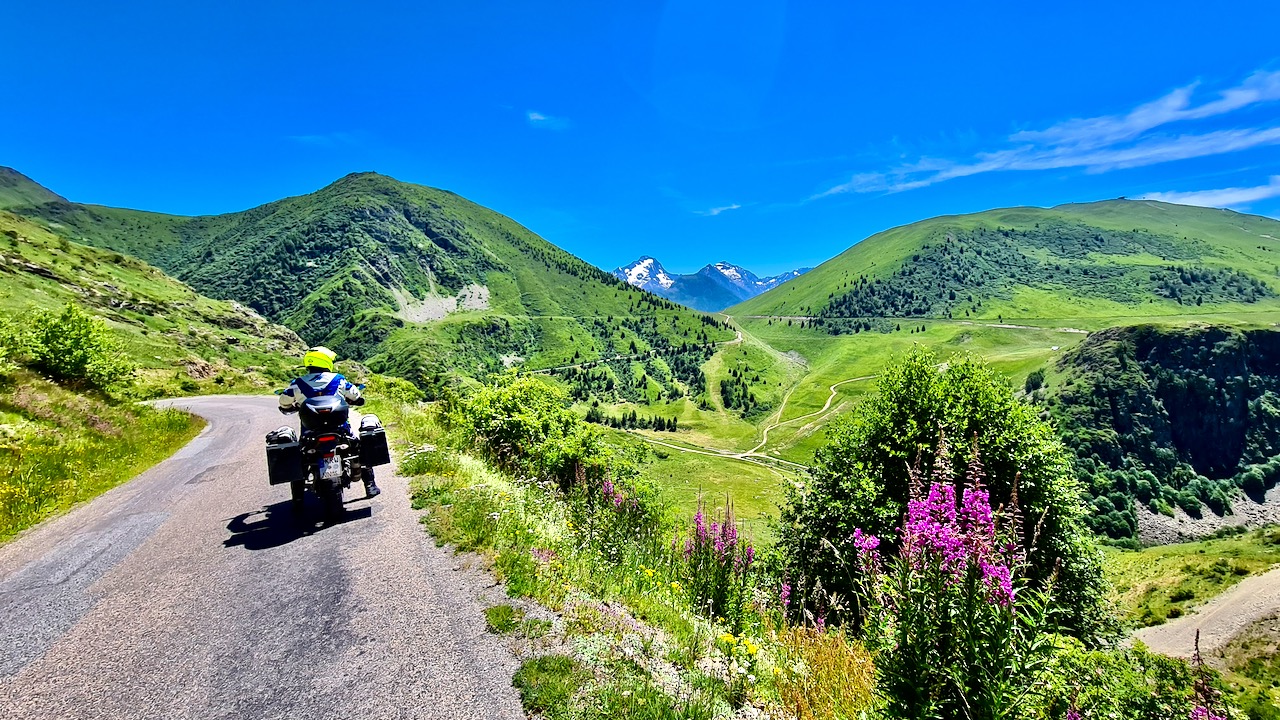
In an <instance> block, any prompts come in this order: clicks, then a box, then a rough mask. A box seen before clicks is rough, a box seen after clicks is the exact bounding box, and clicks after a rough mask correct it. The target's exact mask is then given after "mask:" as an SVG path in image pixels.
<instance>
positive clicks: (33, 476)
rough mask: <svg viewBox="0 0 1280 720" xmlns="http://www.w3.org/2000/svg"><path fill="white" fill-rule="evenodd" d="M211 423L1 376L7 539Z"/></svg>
mask: <svg viewBox="0 0 1280 720" xmlns="http://www.w3.org/2000/svg"><path fill="white" fill-rule="evenodd" d="M203 427H204V421H203V420H201V419H200V418H197V417H195V416H192V415H189V414H187V413H184V412H180V411H177V410H155V409H152V408H149V407H145V406H140V405H134V404H132V403H126V404H120V403H112V402H107V401H106V400H104V399H102V398H101V397H100V396H96V395H93V394H87V393H86V394H80V393H75V392H71V391H70V390H67V389H65V388H62V387H60V386H58V385H56V384H54V383H51V382H49V381H47V380H44V379H42V378H40V377H39V376H38V375H36V374H34V373H30V372H27V371H24V370H19V371H16V372H14V373H12V374H10V375H7V376H0V542H4V541H7V540H9V539H11V538H13V537H14V536H15V535H16V534H17V533H19V532H21V531H22V530H25V529H26V528H29V527H31V526H32V525H35V524H36V523H38V522H40V521H42V520H45V519H46V518H49V517H52V516H53V515H57V514H59V513H62V512H65V511H67V510H68V509H70V508H71V507H72V506H74V505H75V504H76V503H79V502H83V501H85V500H89V499H91V498H93V497H96V496H97V495H99V494H101V493H103V492H105V491H107V490H109V489H111V488H113V487H115V486H116V485H119V484H120V483H123V482H125V481H127V480H129V479H131V478H133V477H134V476H136V475H137V474H138V473H140V472H142V471H143V470H146V469H147V468H149V467H151V466H153V465H155V464H156V463H158V462H160V461H161V460H163V459H164V458H167V457H169V456H170V455H172V454H173V453H174V452H176V451H177V450H178V449H179V448H181V447H182V446H183V445H185V444H186V443H187V442H188V441H189V440H191V438H193V437H195V436H196V434H197V433H199V432H200V429H201V428H203Z"/></svg>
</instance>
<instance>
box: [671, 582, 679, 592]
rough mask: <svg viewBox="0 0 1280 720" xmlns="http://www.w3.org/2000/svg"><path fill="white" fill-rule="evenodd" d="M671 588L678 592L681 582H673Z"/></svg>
mask: <svg viewBox="0 0 1280 720" xmlns="http://www.w3.org/2000/svg"><path fill="white" fill-rule="evenodd" d="M671 589H672V590H674V591H676V592H680V583H678V582H673V583H671Z"/></svg>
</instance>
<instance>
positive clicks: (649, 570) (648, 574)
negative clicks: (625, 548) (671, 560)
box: [644, 568, 653, 577]
mask: <svg viewBox="0 0 1280 720" xmlns="http://www.w3.org/2000/svg"><path fill="white" fill-rule="evenodd" d="M644 574H645V576H646V577H653V568H645V569H644Z"/></svg>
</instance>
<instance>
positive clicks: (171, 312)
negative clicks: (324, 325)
mask: <svg viewBox="0 0 1280 720" xmlns="http://www.w3.org/2000/svg"><path fill="white" fill-rule="evenodd" d="M69 302H71V303H76V304H79V305H82V306H84V307H85V308H87V309H88V310H90V311H91V312H92V313H93V314H95V315H97V316H99V317H102V318H103V319H105V320H106V321H107V322H108V324H109V325H110V326H111V328H112V329H113V330H115V331H116V332H117V333H118V334H119V336H120V337H121V339H122V340H123V341H124V343H125V348H126V350H127V352H128V353H129V355H130V357H131V359H132V360H133V361H134V362H135V363H136V364H137V365H138V366H139V368H141V370H140V373H139V375H140V377H139V382H138V387H137V388H136V390H135V392H136V393H137V394H140V395H141V396H144V397H157V396H160V395H162V394H167V395H172V394H191V393H196V392H200V393H209V392H227V391H232V390H234V391H237V392H244V391H252V390H253V389H254V388H262V387H266V386H267V385H269V384H271V383H273V382H276V381H278V380H280V379H283V377H284V376H285V375H286V374H287V373H288V372H289V371H290V369H291V368H292V366H294V365H296V364H297V357H298V354H299V352H300V345H299V341H298V339H297V337H296V336H295V335H294V334H293V333H291V332H290V331H288V330H286V329H284V328H282V327H279V326H276V325H272V324H271V323H268V322H267V321H265V320H264V319H263V318H261V317H258V316H257V315H255V314H253V313H252V312H250V311H248V310H246V309H244V308H242V307H237V306H235V305H234V304H232V303H228V302H222V301H217V300H211V299H209V298H206V297H204V296H201V295H199V294H198V293H196V292H195V291H194V290H192V289H191V288H189V287H187V286H186V285H183V284H182V283H180V282H177V281H175V280H173V279H172V278H170V277H168V276H166V275H165V274H164V273H162V272H160V271H159V270H157V269H156V268H154V267H151V266H150V265H147V264H146V263H143V262H142V261H140V260H136V259H134V258H131V257H128V256H125V255H121V254H120V253H117V252H112V251H104V250H99V249H97V248H91V247H86V246H84V245H80V244H79V243H75V242H71V241H69V240H67V239H66V238H63V237H60V236H58V235H56V234H54V233H52V232H50V231H48V230H47V229H45V228H42V227H39V226H37V225H35V224H33V223H31V222H29V221H27V220H25V219H23V218H20V217H18V216H15V215H11V214H8V213H5V212H0V311H3V312H4V313H5V314H6V315H8V316H10V317H15V318H20V317H22V316H23V315H24V314H26V313H29V312H31V311H33V310H50V309H54V308H58V307H61V306H62V305H65V304H66V303H69Z"/></svg>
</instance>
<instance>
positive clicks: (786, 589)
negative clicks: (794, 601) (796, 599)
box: [778, 582, 791, 608]
mask: <svg viewBox="0 0 1280 720" xmlns="http://www.w3.org/2000/svg"><path fill="white" fill-rule="evenodd" d="M778 599H779V600H781V601H782V607H784V608H788V607H791V583H785V582H784V583H782V588H781V589H780V590H779V591H778Z"/></svg>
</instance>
